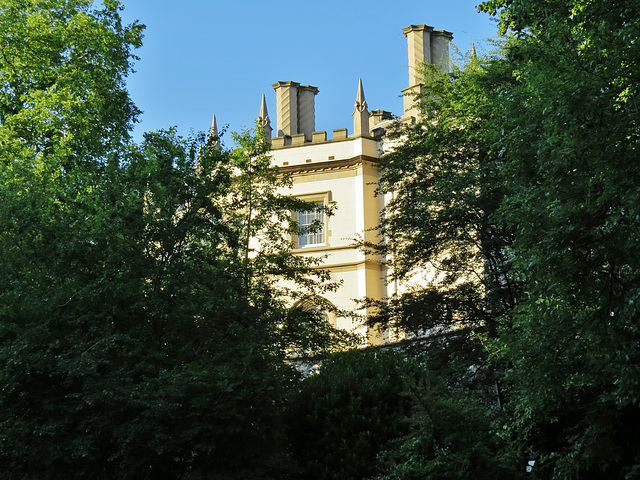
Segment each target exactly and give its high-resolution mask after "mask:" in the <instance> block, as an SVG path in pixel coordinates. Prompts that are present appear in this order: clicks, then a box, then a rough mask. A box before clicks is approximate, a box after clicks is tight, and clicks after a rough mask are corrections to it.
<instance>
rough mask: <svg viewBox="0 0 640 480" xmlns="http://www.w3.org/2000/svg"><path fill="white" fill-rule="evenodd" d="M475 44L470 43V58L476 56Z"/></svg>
mask: <svg viewBox="0 0 640 480" xmlns="http://www.w3.org/2000/svg"><path fill="white" fill-rule="evenodd" d="M476 57H477V55H476V46H475V45H474V44H471V58H476Z"/></svg>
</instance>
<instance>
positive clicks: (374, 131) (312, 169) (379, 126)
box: [258, 25, 452, 343]
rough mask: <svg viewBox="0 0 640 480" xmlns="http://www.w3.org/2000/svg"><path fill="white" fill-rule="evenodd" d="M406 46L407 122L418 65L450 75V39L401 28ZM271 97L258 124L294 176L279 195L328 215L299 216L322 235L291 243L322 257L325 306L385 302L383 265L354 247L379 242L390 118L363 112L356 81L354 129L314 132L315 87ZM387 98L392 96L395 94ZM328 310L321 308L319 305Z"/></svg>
mask: <svg viewBox="0 0 640 480" xmlns="http://www.w3.org/2000/svg"><path fill="white" fill-rule="evenodd" d="M403 33H404V35H405V36H406V37H407V45H408V71H409V85H408V87H407V88H406V89H405V90H403V94H404V95H405V97H404V111H403V112H402V113H401V114H400V115H397V116H396V118H399V119H400V120H401V121H403V122H410V121H412V119H415V117H417V115H418V111H417V109H416V108H415V106H414V99H413V97H414V95H415V93H416V92H419V91H421V88H422V87H421V78H420V73H419V72H420V66H421V65H422V64H423V63H425V62H426V63H433V64H436V65H441V66H442V68H443V69H448V64H449V53H448V52H449V42H450V40H451V39H452V34H451V33H450V32H446V31H444V30H439V31H436V30H434V29H433V28H432V27H429V26H426V25H411V26H409V27H407V28H405V29H403ZM273 88H274V90H275V92H276V125H275V128H273V126H272V125H271V119H270V118H269V115H268V113H267V105H266V103H265V100H264V97H263V103H262V107H261V112H260V116H259V118H258V121H259V124H260V125H261V126H262V128H264V129H265V131H266V133H267V135H268V136H270V137H272V138H271V144H272V152H271V153H272V158H273V163H274V164H275V165H277V166H278V167H279V168H280V169H281V171H282V172H287V173H290V174H291V175H292V177H293V187H292V189H290V190H288V191H286V192H283V193H286V194H287V195H293V196H296V197H299V198H301V199H304V200H307V201H310V202H314V203H316V202H317V203H321V204H323V205H325V206H331V207H333V208H334V213H333V215H330V216H327V215H324V214H318V213H317V212H302V213H300V214H299V216H298V219H297V220H298V222H299V223H300V224H301V225H304V224H305V222H311V221H313V220H319V221H320V222H321V224H322V225H323V228H322V229H321V231H318V232H314V233H313V234H309V235H302V236H301V238H299V239H294V241H295V242H296V246H297V249H296V253H297V254H299V255H314V256H325V260H324V262H323V268H325V269H326V270H328V271H329V272H330V273H331V278H332V280H333V281H337V282H340V283H341V286H340V288H339V289H338V290H337V291H335V292H328V293H327V294H326V295H325V300H326V301H327V302H329V303H328V305H332V306H335V307H336V308H337V309H339V310H354V309H355V310H357V313H358V314H360V315H366V314H367V312H366V311H364V310H363V309H360V310H358V303H357V301H358V300H361V299H364V298H365V297H368V298H374V299H384V298H386V297H388V296H390V295H393V294H394V293H395V288H396V287H395V286H394V285H393V284H389V283H388V282H387V270H386V267H385V265H384V262H383V259H382V258H379V257H378V256H377V255H375V254H367V253H365V252H364V251H363V250H362V249H360V248H358V247H357V246H356V245H355V244H356V240H357V239H358V240H364V241H366V242H372V243H377V242H380V241H381V239H380V238H379V237H378V234H377V231H376V226H377V224H378V219H379V216H380V214H381V211H382V209H383V207H384V205H385V198H384V197H383V196H378V195H376V188H377V183H378V179H379V171H378V167H377V161H378V159H379V158H380V156H381V155H382V153H383V152H384V151H385V149H386V148H390V146H389V145H388V144H386V143H385V139H384V132H385V128H386V127H388V126H389V125H391V124H392V123H393V121H392V120H391V119H392V118H393V115H392V114H391V113H390V112H385V111H381V110H374V111H369V109H368V105H367V102H366V100H365V95H364V88H363V84H362V81H360V82H359V85H358V86H357V90H356V91H355V94H356V95H355V104H354V111H353V126H352V129H351V131H349V130H348V129H347V128H339V129H336V130H333V132H332V133H331V134H327V132H317V131H315V97H316V95H317V94H318V88H317V87H315V86H311V85H301V84H300V83H297V82H293V81H286V82H284V81H281V82H277V83H275V84H273ZM396 94H397V93H396V92H390V95H396ZM325 305H327V303H325ZM326 311H327V317H328V318H329V320H330V321H331V322H332V323H333V324H334V325H336V326H337V327H339V328H344V329H347V330H353V331H356V332H358V333H361V334H366V335H367V341H368V343H386V342H389V341H391V340H393V338H390V337H389V334H388V333H380V332H374V331H370V332H367V331H366V330H365V329H364V327H363V326H362V324H361V323H360V322H358V321H357V320H354V319H353V318H351V317H347V316H340V315H338V314H336V313H335V311H332V309H331V308H328V309H326Z"/></svg>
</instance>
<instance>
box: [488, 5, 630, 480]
mask: <svg viewBox="0 0 640 480" xmlns="http://www.w3.org/2000/svg"><path fill="white" fill-rule="evenodd" d="M481 8H482V9H483V10H485V11H488V12H490V13H493V14H498V15H499V18H500V22H501V26H502V29H503V31H504V32H507V31H508V30H509V29H510V30H511V32H512V38H511V39H510V40H509V43H508V44H507V46H506V50H505V52H506V60H507V61H508V62H509V64H510V65H511V70H512V72H513V75H512V78H513V81H512V83H511V86H510V87H509V88H508V89H507V90H505V92H504V93H503V95H501V96H500V97H498V98H497V99H496V100H497V101H498V102H499V103H498V106H499V111H500V112H502V114H501V115H500V116H499V122H498V124H499V125H500V126H501V130H500V131H501V135H500V136H499V137H497V142H496V145H495V147H494V148H495V151H496V153H497V152H500V154H501V156H502V158H503V159H504V166H503V168H502V170H503V174H502V178H503V179H504V181H505V186H506V188H507V190H508V191H509V194H508V196H507V197H506V199H505V201H504V202H503V204H502V205H501V208H500V211H499V215H500V216H501V218H502V219H503V221H504V222H505V223H506V224H507V225H509V226H510V228H511V230H512V231H513V232H514V242H513V245H512V249H513V250H512V251H513V255H514V258H515V259H516V260H515V263H514V271H515V275H516V276H517V277H518V278H519V279H521V280H522V281H523V283H524V287H523V292H524V294H523V295H522V297H521V299H520V302H519V305H518V308H517V309H516V310H515V311H514V313H513V319H512V321H511V322H510V323H509V324H508V325H506V328H505V329H504V330H503V331H502V332H501V334H500V339H501V348H503V352H504V353H505V357H504V358H506V359H508V361H509V362H511V364H512V369H511V373H510V375H509V377H508V379H509V382H510V384H511V387H510V393H509V396H510V398H511V402H512V405H513V407H514V409H515V418H514V424H513V425H514V427H515V429H516V431H518V432H519V433H520V434H521V438H522V439H524V441H525V444H526V445H527V447H528V448H529V449H531V450H533V451H535V452H537V453H540V454H542V460H543V461H542V467H541V468H543V470H542V471H541V474H543V475H546V476H549V477H551V476H553V477H554V478H603V477H607V478H623V477H624V478H637V477H638V475H640V466H639V464H640V444H639V443H638V441H637V436H636V435H635V434H632V433H631V432H632V431H635V430H636V429H637V428H638V425H639V422H640V410H639V409H638V400H637V399H638V387H639V385H638V378H640V376H639V373H640V372H638V368H639V365H640V358H639V355H640V353H639V352H640V350H639V349H638V345H639V339H640V338H639V335H638V327H637V325H638V307H637V300H638V298H637V295H638V292H639V291H640V290H639V287H640V283H639V282H640V275H639V273H640V269H639V267H640V263H639V257H638V254H637V252H638V241H639V238H640V237H639V236H638V225H639V223H638V222H639V218H640V217H639V216H638V205H639V203H638V201H639V200H640V199H639V198H638V193H639V192H640V191H639V190H638V184H639V183H640V176H639V175H640V170H639V169H638V162H637V161H636V159H637V157H638V145H639V144H638V141H639V138H640V137H639V135H638V133H639V129H638V125H639V120H640V114H639V112H638V108H637V105H636V102H637V100H638V98H637V96H638V89H639V86H640V77H639V76H638V72H639V71H640V69H639V65H638V58H640V51H639V48H640V46H639V45H638V42H637V39H638V37H639V36H640V22H639V21H638V20H637V16H636V15H633V14H632V12H634V11H635V10H636V9H637V4H636V2H633V1H625V0H621V1H613V2H600V1H592V0H575V1H566V2H565V1H555V0H551V1H545V2H542V1H536V0H513V1H498V0H496V1H486V2H484V3H483V4H482V5H481Z"/></svg>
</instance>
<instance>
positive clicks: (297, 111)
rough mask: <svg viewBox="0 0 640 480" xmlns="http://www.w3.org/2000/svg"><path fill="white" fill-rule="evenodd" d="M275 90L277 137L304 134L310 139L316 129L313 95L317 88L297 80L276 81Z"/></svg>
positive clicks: (315, 93) (316, 92)
mask: <svg viewBox="0 0 640 480" xmlns="http://www.w3.org/2000/svg"><path fill="white" fill-rule="evenodd" d="M272 87H273V89H274V90H275V91H276V107H277V119H276V132H277V136H278V137H285V138H286V137H291V136H293V135H298V134H304V136H305V139H306V140H307V141H311V139H312V135H313V132H314V131H315V129H316V113H315V96H316V95H317V94H318V91H319V90H318V88H317V87H312V86H311V85H300V84H299V83H297V82H278V83H274V84H273V85H272ZM287 143H288V142H287Z"/></svg>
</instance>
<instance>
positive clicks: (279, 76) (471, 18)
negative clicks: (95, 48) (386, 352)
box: [122, 0, 496, 145]
mask: <svg viewBox="0 0 640 480" xmlns="http://www.w3.org/2000/svg"><path fill="white" fill-rule="evenodd" d="M477 3H478V1H477V0H440V1H434V0H423V1H412V0H409V1H407V0H405V1H403V2H397V1H396V2H394V1H389V0H384V1H382V0H368V1H364V0H343V1H337V0H323V1H321V2H304V1H300V2H266V1H254V0H249V1H242V0H235V1H233V0H231V1H225V2H220V1H216V0H209V1H207V0H182V1H180V2H176V1H175V0H173V1H169V0H123V4H124V6H125V10H124V11H123V12H122V15H123V18H124V20H125V22H127V23H130V22H132V21H133V20H136V19H137V20H139V21H140V22H141V23H143V24H145V25H146V30H145V38H144V45H143V47H142V48H141V49H139V50H138V51H137V55H138V56H139V57H140V60H139V61H138V62H137V64H136V73H134V74H133V75H132V76H131V77H130V78H129V80H128V82H127V83H128V88H129V91H130V93H131V96H132V98H133V100H134V102H135V103H136V105H137V106H138V107H139V108H140V109H141V110H143V112H144V113H143V115H142V116H141V117H140V120H141V122H140V124H139V125H138V126H137V127H136V130H135V137H136V139H138V140H139V139H140V137H141V134H142V132H145V131H153V130H158V129H160V128H168V127H170V126H174V125H175V126H177V127H178V132H179V133H180V134H182V135H184V136H186V135H188V134H189V133H190V132H191V131H199V130H208V128H209V126H210V124H211V118H212V116H213V114H215V115H216V118H217V120H218V125H219V126H222V125H225V124H227V125H228V126H229V130H232V131H238V130H240V129H241V128H242V127H243V126H252V125H253V122H254V118H255V117H256V116H257V115H258V112H259V108H260V99H261V97H262V94H265V95H266V99H267V106H268V109H269V115H270V117H271V120H272V125H273V126H274V128H275V113H276V111H275V110H276V109H275V92H274V91H273V88H272V87H271V84H273V83H275V82H277V81H281V80H282V81H287V80H293V81H296V82H300V83H302V84H305V85H306V84H310V85H313V86H316V87H318V89H319V90H320V92H319V93H318V95H317V96H316V130H326V131H328V132H331V131H332V130H333V129H336V128H344V127H347V128H348V129H349V132H351V130H352V120H351V113H352V112H353V104H354V101H355V97H356V90H357V86H358V78H360V77H362V81H363V85H364V90H365V95H366V100H367V103H368V105H369V110H374V109H377V108H380V109H383V110H389V111H391V112H393V113H394V114H396V115H399V114H401V113H402V98H401V97H400V91H401V90H402V89H403V88H406V87H407V86H408V71H407V46H406V39H405V37H404V36H403V35H402V28H404V27H406V26H408V25H410V24H421V23H425V24H427V25H430V26H433V27H435V28H436V29H438V30H439V29H445V30H448V31H451V32H453V35H454V39H453V44H454V45H455V47H457V48H458V49H459V50H461V51H468V50H469V49H470V45H471V43H472V42H473V43H475V44H476V45H478V47H479V48H480V49H482V48H483V45H484V48H486V49H490V45H489V44H487V42H486V41H485V40H486V39H487V38H488V37H495V35H496V24H495V22H494V21H493V20H492V19H491V18H490V17H489V16H488V15H486V14H484V13H478V12H477V11H476V8H475V5H476V4H477ZM330 135H331V134H330ZM225 143H226V144H227V145H230V143H231V142H230V140H227V141H226V142H225Z"/></svg>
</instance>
